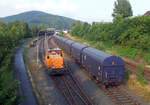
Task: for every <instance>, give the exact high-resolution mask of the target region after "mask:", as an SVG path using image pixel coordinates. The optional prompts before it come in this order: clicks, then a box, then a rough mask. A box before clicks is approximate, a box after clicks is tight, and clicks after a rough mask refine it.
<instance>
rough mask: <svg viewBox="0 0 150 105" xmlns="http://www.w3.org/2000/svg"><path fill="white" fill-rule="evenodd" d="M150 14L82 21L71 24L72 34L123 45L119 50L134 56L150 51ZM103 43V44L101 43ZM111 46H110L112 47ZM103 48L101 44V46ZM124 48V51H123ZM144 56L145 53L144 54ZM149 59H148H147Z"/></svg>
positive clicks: (90, 39)
mask: <svg viewBox="0 0 150 105" xmlns="http://www.w3.org/2000/svg"><path fill="white" fill-rule="evenodd" d="M149 27H150V16H138V17H134V18H122V17H121V16H120V15H117V16H116V17H115V18H114V20H113V22H108V23H104V22H100V23H92V24H88V23H82V22H79V21H78V22H76V23H73V24H72V25H71V35H72V36H78V37H80V38H83V39H86V40H88V41H95V42H99V43H100V42H103V43H105V44H106V43H109V45H111V46H114V45H117V46H118V45H119V46H121V47H120V48H119V49H118V51H120V52H124V51H123V50H124V49H125V50H126V51H125V52H124V53H122V54H123V55H126V54H127V53H128V54H127V55H126V56H128V57H131V58H134V57H135V55H136V54H137V53H138V51H139V50H140V52H143V51H145V52H148V51H150V41H149V39H150V28H149ZM100 45H102V44H100ZM111 46H110V47H111ZM99 47H100V48H101V46H99ZM121 50H122V51H121ZM142 56H143V54H142ZM147 61H148V60H147Z"/></svg>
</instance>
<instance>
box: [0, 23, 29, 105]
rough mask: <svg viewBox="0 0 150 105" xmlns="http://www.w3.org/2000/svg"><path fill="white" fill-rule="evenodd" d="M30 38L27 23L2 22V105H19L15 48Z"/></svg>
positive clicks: (0, 74) (0, 39)
mask: <svg viewBox="0 0 150 105" xmlns="http://www.w3.org/2000/svg"><path fill="white" fill-rule="evenodd" d="M28 36H30V29H29V27H28V24H27V23H26V22H19V21H15V22H10V23H8V24H5V23H3V22H0V105H17V103H16V99H17V96H16V94H17V86H18V85H17V84H18V81H15V80H13V64H14V63H13V62H14V61H13V57H14V51H15V46H16V45H17V44H19V42H20V41H21V40H22V39H23V38H24V37H28Z"/></svg>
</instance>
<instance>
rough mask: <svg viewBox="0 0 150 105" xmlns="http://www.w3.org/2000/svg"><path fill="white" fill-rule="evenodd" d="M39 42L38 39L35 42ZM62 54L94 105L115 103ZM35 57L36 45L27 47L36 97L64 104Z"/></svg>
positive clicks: (45, 103)
mask: <svg viewBox="0 0 150 105" xmlns="http://www.w3.org/2000/svg"><path fill="white" fill-rule="evenodd" d="M39 43H40V41H38V43H37V44H39ZM51 43H52V44H53V45H54V46H56V45H55V43H54V42H53V40H51ZM64 55H65V61H69V62H70V65H71V67H72V71H73V75H74V76H75V77H76V79H77V80H78V81H79V83H80V85H81V87H82V88H83V90H84V91H85V93H86V94H87V96H88V97H89V98H90V99H91V100H92V102H93V103H94V105H115V103H113V101H112V100H111V99H110V98H109V97H107V96H106V95H105V93H104V92H103V91H102V90H100V89H99V87H98V86H97V85H96V84H95V83H94V82H93V81H92V80H91V79H90V78H89V77H88V76H87V74H86V73H85V72H84V71H83V70H81V69H83V68H81V67H80V66H79V65H78V64H76V62H75V61H74V60H73V59H72V58H71V57H70V56H69V55H67V54H66V53H65V54H64ZM36 58H37V54H36V47H33V48H29V49H28V50H27V52H26V68H27V69H28V71H29V72H30V74H31V76H30V78H31V79H32V81H33V84H34V88H35V90H36V93H37V94H38V95H39V96H38V97H39V98H38V99H39V103H40V105H66V103H65V100H64V98H63V97H62V95H61V94H60V92H59V90H58V89H57V88H56V86H55V83H54V82H53V81H52V79H51V77H50V76H49V75H48V74H47V72H46V71H45V68H44V67H42V65H41V64H40V61H39V62H38V64H37V59H36ZM122 88H124V87H122ZM125 91H127V90H125ZM127 92H128V91H127ZM129 95H131V96H132V97H134V99H135V100H136V101H138V103H142V104H141V105H148V104H147V103H146V102H145V101H144V100H142V99H141V98H139V97H137V96H136V95H134V94H132V93H131V92H129Z"/></svg>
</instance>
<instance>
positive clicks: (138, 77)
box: [137, 64, 147, 85]
mask: <svg viewBox="0 0 150 105" xmlns="http://www.w3.org/2000/svg"><path fill="white" fill-rule="evenodd" d="M138 71H139V76H137V80H138V81H139V82H140V83H141V84H144V85H145V84H147V81H146V79H145V78H144V76H143V72H144V69H143V67H142V65H140V64H139V65H138Z"/></svg>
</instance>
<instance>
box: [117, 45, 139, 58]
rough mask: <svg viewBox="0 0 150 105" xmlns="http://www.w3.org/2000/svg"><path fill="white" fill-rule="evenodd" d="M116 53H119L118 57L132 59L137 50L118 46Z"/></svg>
mask: <svg viewBox="0 0 150 105" xmlns="http://www.w3.org/2000/svg"><path fill="white" fill-rule="evenodd" d="M117 53H119V54H120V56H125V57H128V58H131V59H134V57H135V56H136V55H137V53H138V49H135V48H129V47H125V46H120V47H119V48H118V49H117Z"/></svg>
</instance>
